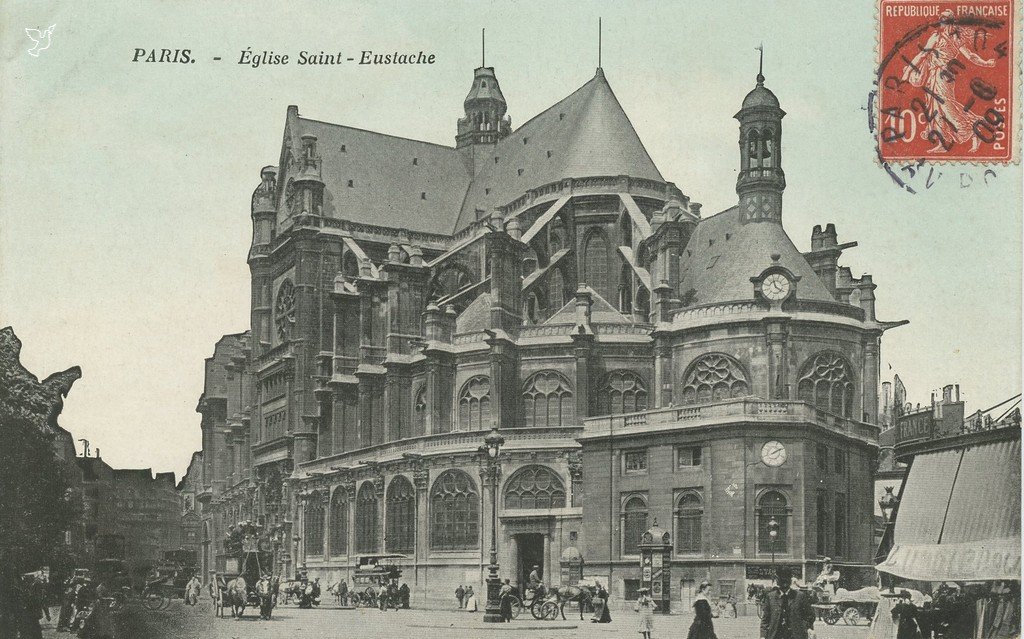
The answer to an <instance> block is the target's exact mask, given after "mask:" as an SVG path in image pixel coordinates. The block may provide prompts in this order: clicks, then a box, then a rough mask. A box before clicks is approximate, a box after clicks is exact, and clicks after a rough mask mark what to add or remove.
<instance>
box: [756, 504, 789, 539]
mask: <svg viewBox="0 0 1024 639" xmlns="http://www.w3.org/2000/svg"><path fill="white" fill-rule="evenodd" d="M773 520H774V521H775V522H776V523H778V528H776V530H778V535H777V536H776V537H775V539H774V541H773V540H772V537H771V529H772V525H771V522H772V521H773ZM788 523H789V508H788V502H787V501H786V497H785V495H783V494H782V493H780V492H778V491H776V490H769V491H767V492H766V493H764V494H763V495H761V498H760V499H758V500H757V551H758V552H763V553H772V552H774V553H787V552H789V526H788Z"/></svg>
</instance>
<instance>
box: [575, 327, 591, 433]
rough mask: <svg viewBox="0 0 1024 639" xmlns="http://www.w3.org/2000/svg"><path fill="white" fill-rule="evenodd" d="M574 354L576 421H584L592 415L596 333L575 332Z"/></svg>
mask: <svg viewBox="0 0 1024 639" xmlns="http://www.w3.org/2000/svg"><path fill="white" fill-rule="evenodd" d="M572 343H573V355H574V356H575V358H576V379H575V381H574V384H575V386H576V421H577V422H578V423H582V421H583V419H584V418H586V417H587V416H588V415H590V377H591V374H590V359H591V353H592V351H593V348H594V335H593V334H590V333H583V334H579V333H575V332H574V333H573V334H572Z"/></svg>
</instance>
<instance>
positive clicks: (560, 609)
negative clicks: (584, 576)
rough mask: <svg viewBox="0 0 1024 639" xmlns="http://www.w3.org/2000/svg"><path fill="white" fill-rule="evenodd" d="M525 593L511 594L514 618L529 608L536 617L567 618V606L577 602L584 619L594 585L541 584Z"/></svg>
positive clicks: (592, 597) (547, 618)
mask: <svg viewBox="0 0 1024 639" xmlns="http://www.w3.org/2000/svg"><path fill="white" fill-rule="evenodd" d="M524 595H525V596H523V597H520V596H519V595H518V594H516V593H513V594H512V595H511V597H512V618H513V619H515V618H517V617H519V615H520V614H522V612H523V611H524V610H529V611H530V614H531V615H533V618H534V619H544V620H547V621H554V620H555V619H558V616H559V615H561V616H562V619H565V606H566V605H567V604H570V603H575V604H576V605H577V606H578V607H579V611H580V620H582V619H583V610H584V608H587V607H588V606H589V605H590V603H591V601H592V600H593V599H594V587H592V586H589V585H587V584H584V583H581V584H579V585H577V586H555V587H553V588H545V587H544V585H543V584H541V585H540V586H538V587H537V588H536V589H532V588H527V589H526V592H525V593H524Z"/></svg>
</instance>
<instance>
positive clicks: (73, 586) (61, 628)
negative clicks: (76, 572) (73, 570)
mask: <svg viewBox="0 0 1024 639" xmlns="http://www.w3.org/2000/svg"><path fill="white" fill-rule="evenodd" d="M77 593H78V579H77V578H76V577H74V576H72V577H68V579H67V581H65V582H64V593H63V598H62V599H61V602H60V614H58V615H57V632H67V631H68V626H70V625H71V619H72V618H74V616H75V595H76V594H77Z"/></svg>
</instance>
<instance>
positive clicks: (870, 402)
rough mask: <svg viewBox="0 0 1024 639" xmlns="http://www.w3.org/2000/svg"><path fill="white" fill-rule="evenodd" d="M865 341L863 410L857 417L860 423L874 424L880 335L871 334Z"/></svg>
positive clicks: (876, 421) (876, 416)
mask: <svg viewBox="0 0 1024 639" xmlns="http://www.w3.org/2000/svg"><path fill="white" fill-rule="evenodd" d="M866 339H867V341H866V342H865V344H864V374H863V376H862V379H863V380H864V388H863V391H862V393H861V395H862V396H863V398H864V409H863V411H862V414H861V415H859V416H857V417H858V418H859V419H861V420H862V421H865V422H868V423H871V424H876V423H878V378H879V375H880V373H879V366H880V362H879V358H878V346H879V344H878V343H879V340H880V339H881V333H874V332H873V333H871V334H870V335H868V337H867V338H866Z"/></svg>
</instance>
